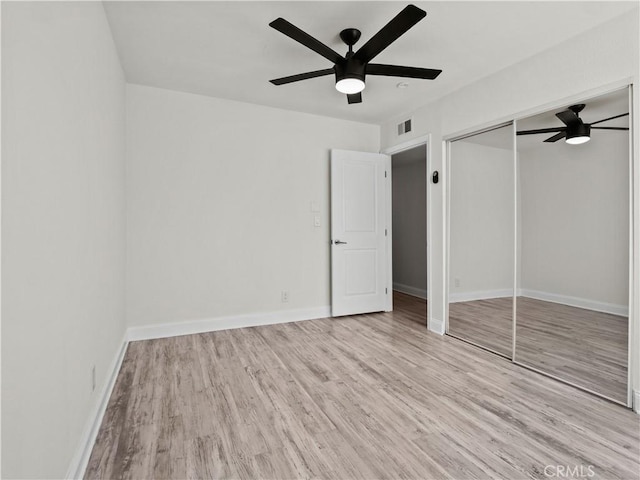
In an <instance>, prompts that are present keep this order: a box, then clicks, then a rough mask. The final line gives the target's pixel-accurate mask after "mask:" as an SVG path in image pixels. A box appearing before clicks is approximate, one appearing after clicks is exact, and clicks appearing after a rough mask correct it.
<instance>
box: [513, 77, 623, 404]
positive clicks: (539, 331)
mask: <svg viewBox="0 0 640 480" xmlns="http://www.w3.org/2000/svg"><path fill="white" fill-rule="evenodd" d="M582 103H583V104H585V107H584V108H583V110H581V111H580V112H579V113H578V115H579V117H580V118H581V119H582V120H583V123H587V124H588V123H595V122H597V121H599V120H602V119H606V118H609V117H612V116H616V115H618V114H622V113H628V112H629V92H628V89H623V90H620V91H617V92H613V93H612V94H608V95H604V96H601V97H598V98H595V99H589V100H586V101H584V102H582ZM567 107H569V105H568V106H567ZM564 110H565V109H563V108H558V109H554V110H553V111H550V112H547V113H544V114H541V115H536V116H535V117H530V118H527V119H524V120H521V121H519V122H518V125H517V130H518V131H519V132H522V131H527V130H531V129H539V128H548V127H556V126H563V123H562V122H561V120H560V118H559V117H557V116H556V114H557V113H559V112H563V111H564ZM569 115H570V114H569ZM628 126H629V117H628V116H622V117H620V118H617V119H613V120H609V121H605V122H602V123H598V124H596V125H594V127H616V128H625V127H628ZM552 135H554V133H543V134H533V135H518V136H517V150H518V165H517V168H518V182H517V185H518V192H517V198H518V239H517V241H518V274H517V279H518V284H517V293H518V296H517V321H516V350H515V361H516V362H518V363H521V364H523V365H526V366H530V367H533V368H535V369H538V370H540V371H542V372H544V373H548V374H551V375H553V376H556V377H558V378H560V379H562V380H565V381H567V382H569V383H572V384H574V385H577V386H580V387H582V388H586V389H588V390H591V391H593V392H596V393H598V394H601V395H603V396H606V397H608V398H611V399H613V400H616V401H619V402H621V403H625V404H626V402H627V358H628V354H627V348H628V302H629V132H628V131H627V130H610V129H608V128H607V129H595V128H593V129H592V130H591V135H590V137H591V138H590V140H589V141H588V142H586V143H584V144H580V145H570V144H568V143H566V142H565V139H564V138H563V139H560V140H559V141H556V142H544V140H545V139H546V138H548V137H550V136H552Z"/></svg>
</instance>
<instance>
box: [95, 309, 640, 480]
mask: <svg viewBox="0 0 640 480" xmlns="http://www.w3.org/2000/svg"><path fill="white" fill-rule="evenodd" d="M404 300H407V299H404ZM417 301H420V302H422V303H423V304H424V301H422V300H417ZM396 307H401V302H398V303H397V304H396ZM415 315H416V313H411V312H410V311H409V312H408V309H402V308H398V309H397V310H396V311H394V312H393V313H379V314H371V315H357V316H351V317H340V318H332V319H320V320H310V321H304V322H297V323H287V324H279V325H271V326H264V327H254V328H243V329H237V330H226V331H219V332H212V333H205V334H198V335H188V336H181V337H174V338H167V339H158V340H151V341H139V342H132V343H130V344H129V347H128V349H127V352H126V355H125V358H124V362H123V365H122V368H121V371H120V373H119V375H118V378H117V381H116V385H115V388H114V391H113V394H112V396H111V399H110V401H109V404H108V407H107V410H106V414H105V416H104V420H103V423H102V426H101V428H100V431H99V433H98V437H97V441H96V444H95V446H94V448H93V452H92V455H91V458H90V461H89V465H88V468H87V471H86V478H135V479H145V478H149V479H151V478H153V479H162V478H175V479H182V478H244V479H254V478H255V479H257V478H264V479H267V478H268V479H293V478H323V479H329V478H331V479H376V478H406V479H408V478H415V479H433V478H443V479H468V478H503V479H509V480H517V479H530V478H548V477H547V476H546V475H545V468H546V473H547V474H549V473H552V472H555V471H557V470H554V469H557V466H570V467H576V468H582V469H583V470H582V471H584V472H588V471H589V470H587V469H588V468H589V466H591V468H592V470H593V472H594V473H595V476H592V477H590V478H607V479H612V478H638V475H639V469H640V464H639V460H638V459H639V455H640V438H639V427H638V417H637V416H636V415H635V414H633V413H632V412H631V411H629V410H627V409H625V408H623V407H620V406H617V405H615V404H612V403H610V402H607V401H606V400H602V399H599V398H597V397H595V396H593V395H589V394H587V393H585V392H582V391H580V390H578V389H575V388H572V387H570V386H567V385H564V384H562V383H559V382H556V381H555V380H552V379H550V378H547V377H545V376H542V375H539V374H537V373H535V372H532V371H529V370H527V369H523V368H521V367H518V366H517V365H514V364H512V363H511V362H509V361H507V360H505V359H502V358H500V357H496V356H495V355H493V354H491V353H488V352H485V351H483V350H481V349H478V348H476V347H473V346H471V345H469V344H466V343H464V342H460V341H459V340H456V339H453V338H451V337H446V336H445V337H442V336H439V335H436V334H433V333H430V332H428V331H427V330H426V328H425V327H424V324H423V323H422V324H421V322H419V321H416V317H415Z"/></svg>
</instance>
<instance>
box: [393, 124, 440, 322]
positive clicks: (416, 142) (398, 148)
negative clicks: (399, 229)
mask: <svg viewBox="0 0 640 480" xmlns="http://www.w3.org/2000/svg"><path fill="white" fill-rule="evenodd" d="M431 143H432V142H431V133H427V134H426V135H421V136H419V137H415V138H412V139H410V140H407V141H406V142H402V143H399V144H397V145H394V146H393V147H389V148H385V149H383V150H380V153H384V154H385V155H389V156H393V155H395V154H397V153H401V152H404V151H406V150H411V149H412V148H415V147H419V146H421V145H424V147H425V154H426V157H427V158H426V167H427V168H426V176H427V178H426V179H425V180H426V185H427V191H426V192H425V200H426V203H427V205H426V215H427V219H426V225H427V265H426V266H427V328H429V325H432V324H433V323H432V321H431V310H432V309H431V308H429V306H428V305H429V299H430V298H432V291H431V288H432V285H433V281H432V273H431V272H432V269H431V268H430V265H432V260H431V244H432V242H431V230H432V229H431V225H430V224H429V222H430V220H431V217H432V215H429V208H430V206H431V205H432V204H433V202H432V201H431V182H430V181H429V177H430V175H431ZM392 162H393V160H392ZM391 166H393V163H392V164H391ZM391 189H392V183H391V168H389V181H388V182H387V225H388V226H389V235H388V236H387V284H388V285H390V287H391V292H390V293H391V295H389V296H388V297H387V302H388V304H387V311H389V312H390V311H393V222H392V213H391V212H392V208H393V206H392V202H391V200H392V195H391V193H392V190H391Z"/></svg>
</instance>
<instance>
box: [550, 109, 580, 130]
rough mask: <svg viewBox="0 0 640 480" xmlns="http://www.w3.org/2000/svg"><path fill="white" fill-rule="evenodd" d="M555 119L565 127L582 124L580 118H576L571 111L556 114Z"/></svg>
mask: <svg viewBox="0 0 640 480" xmlns="http://www.w3.org/2000/svg"><path fill="white" fill-rule="evenodd" d="M556 117H558V118H559V119H560V121H561V122H562V123H564V124H565V125H566V126H569V125H575V124H579V123H582V120H580V117H578V115H576V113H575V112H573V111H572V110H565V111H563V112H560V113H556Z"/></svg>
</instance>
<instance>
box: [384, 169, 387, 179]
mask: <svg viewBox="0 0 640 480" xmlns="http://www.w3.org/2000/svg"><path fill="white" fill-rule="evenodd" d="M384 178H387V171H386V170H385V171H384Z"/></svg>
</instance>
